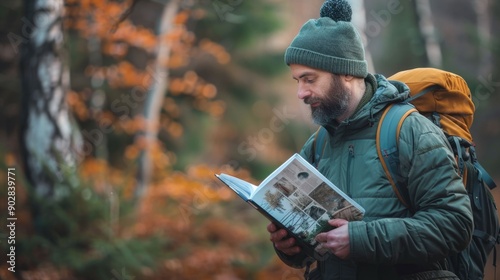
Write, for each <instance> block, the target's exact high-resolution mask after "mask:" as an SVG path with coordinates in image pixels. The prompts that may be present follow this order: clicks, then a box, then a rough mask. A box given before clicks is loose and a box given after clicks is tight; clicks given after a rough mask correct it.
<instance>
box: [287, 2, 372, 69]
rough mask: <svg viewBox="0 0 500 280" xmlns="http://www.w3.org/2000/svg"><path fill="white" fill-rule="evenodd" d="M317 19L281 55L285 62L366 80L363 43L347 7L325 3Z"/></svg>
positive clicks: (304, 27)
mask: <svg viewBox="0 0 500 280" xmlns="http://www.w3.org/2000/svg"><path fill="white" fill-rule="evenodd" d="M320 15H321V17H320V18H318V19H310V20H308V21H307V22H306V23H305V24H304V25H303V26H302V28H301V29H300V32H299V34H297V36H295V38H294V39H293V41H292V43H291V44H290V46H289V47H288V48H287V50H286V52H285V63H286V64H288V65H290V64H300V65H305V66H309V67H312V68H316V69H321V70H324V71H327V72H330V73H333V74H345V75H352V76H355V77H362V78H364V77H366V76H367V75H368V70H367V69H368V66H367V63H366V60H365V50H364V47H363V42H362V40H361V37H360V36H359V34H358V32H357V30H356V28H355V27H354V25H353V24H352V23H351V17H352V9H351V5H349V3H348V2H347V1H345V0H326V2H324V3H323V6H321V10H320Z"/></svg>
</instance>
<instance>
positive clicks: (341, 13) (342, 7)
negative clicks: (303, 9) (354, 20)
mask: <svg viewBox="0 0 500 280" xmlns="http://www.w3.org/2000/svg"><path fill="white" fill-rule="evenodd" d="M319 15H320V16H321V17H329V18H331V19H333V20H334V21H347V22H350V21H351V17H352V9H351V5H349V3H348V2H347V1H345V0H327V1H325V3H323V5H322V6H321V9H320V12H319Z"/></svg>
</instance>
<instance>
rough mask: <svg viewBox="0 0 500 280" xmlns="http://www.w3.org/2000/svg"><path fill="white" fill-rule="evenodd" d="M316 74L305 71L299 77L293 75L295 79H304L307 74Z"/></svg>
mask: <svg viewBox="0 0 500 280" xmlns="http://www.w3.org/2000/svg"><path fill="white" fill-rule="evenodd" d="M315 75H316V74H315V73H314V72H304V73H302V74H301V75H300V76H299V77H298V78H295V77H292V78H293V79H294V80H299V79H302V78H304V77H306V76H315Z"/></svg>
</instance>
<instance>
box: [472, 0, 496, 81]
mask: <svg viewBox="0 0 500 280" xmlns="http://www.w3.org/2000/svg"><path fill="white" fill-rule="evenodd" d="M474 8H475V11H476V18H477V33H478V37H479V55H480V57H479V65H478V74H479V76H483V77H484V76H487V75H489V74H490V73H491V70H492V63H491V62H492V59H493V56H492V54H491V26H490V24H491V20H490V10H491V5H490V1H489V0H476V1H474Z"/></svg>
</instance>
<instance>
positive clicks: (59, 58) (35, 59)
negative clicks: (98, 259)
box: [20, 0, 83, 198]
mask: <svg viewBox="0 0 500 280" xmlns="http://www.w3.org/2000/svg"><path fill="white" fill-rule="evenodd" d="M24 5H25V15H26V19H27V21H26V23H27V24H28V23H29V26H24V27H23V28H29V29H31V31H30V32H31V33H30V36H29V40H26V42H24V45H23V48H22V53H21V65H20V68H21V81H22V93H23V96H22V107H23V108H22V109H23V114H22V116H23V119H22V120H21V135H20V136H21V150H22V152H23V153H22V154H23V164H24V168H25V172H26V176H27V179H28V181H29V182H30V183H31V184H32V186H33V187H34V189H35V191H36V193H37V194H39V195H41V196H43V197H50V198H57V195H58V192H56V190H57V189H56V187H55V186H57V185H59V184H60V183H62V180H63V179H64V178H66V177H65V176H66V175H69V174H75V173H74V170H73V169H75V168H76V165H77V163H78V162H79V156H81V155H82V154H81V147H82V143H83V141H82V137H81V135H80V132H79V130H78V128H77V127H76V125H75V121H74V119H73V118H72V116H71V115H70V112H69V109H68V105H67V103H66V90H67V88H68V85H69V71H67V69H65V67H64V52H63V38H64V36H63V28H62V17H63V13H64V3H63V0H26V1H24Z"/></svg>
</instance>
